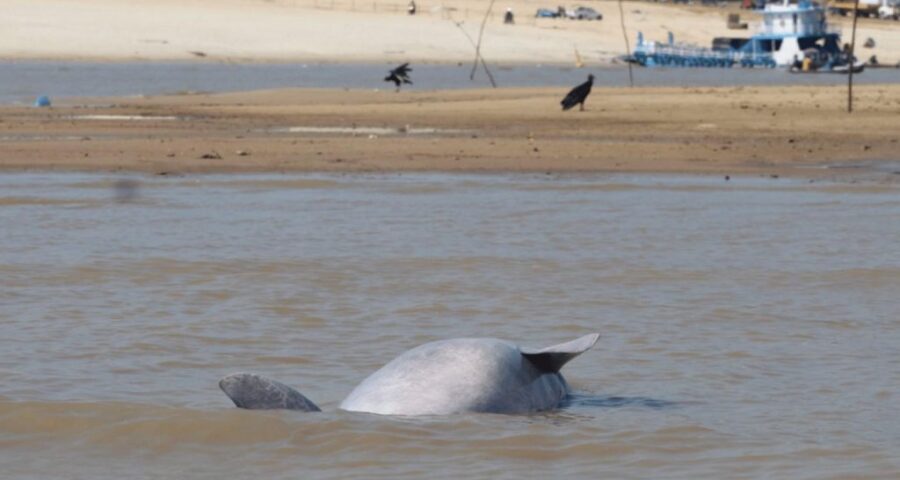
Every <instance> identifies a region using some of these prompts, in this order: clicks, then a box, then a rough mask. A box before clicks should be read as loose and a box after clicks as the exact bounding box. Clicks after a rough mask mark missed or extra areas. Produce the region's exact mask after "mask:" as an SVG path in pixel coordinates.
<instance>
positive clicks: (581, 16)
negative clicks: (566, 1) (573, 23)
mask: <svg viewBox="0 0 900 480" xmlns="http://www.w3.org/2000/svg"><path fill="white" fill-rule="evenodd" d="M566 17H569V18H571V19H573V20H603V15H601V14H600V13H599V12H597V11H596V10H594V9H593V8H591V7H575V9H574V10H566Z"/></svg>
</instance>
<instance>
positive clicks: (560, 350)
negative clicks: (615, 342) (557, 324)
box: [522, 333, 600, 373]
mask: <svg viewBox="0 0 900 480" xmlns="http://www.w3.org/2000/svg"><path fill="white" fill-rule="evenodd" d="M598 338H600V334H599V333H591V334H589V335H585V336H583V337H579V338H576V339H575V340H572V341H570V342H566V343H560V344H559V345H554V346H552V347H547V348H542V349H540V350H532V349H528V348H523V349H522V356H523V357H525V358H527V359H528V360H529V361H530V362H531V363H533V364H534V366H535V367H537V368H538V369H540V370H542V371H544V372H547V373H555V372H558V371H559V369H561V368H562V367H563V365H565V364H566V363H568V361H569V360H571V359H573V358H575V357H577V356H579V355H581V354H582V353H584V352H586V351H588V350H589V349H590V348H591V347H593V346H594V344H595V343H597V339H598Z"/></svg>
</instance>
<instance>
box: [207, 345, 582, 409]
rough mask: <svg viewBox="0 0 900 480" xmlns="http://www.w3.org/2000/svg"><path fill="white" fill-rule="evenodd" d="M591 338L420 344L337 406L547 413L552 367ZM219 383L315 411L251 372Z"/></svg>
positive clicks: (241, 401) (270, 405)
mask: <svg viewBox="0 0 900 480" xmlns="http://www.w3.org/2000/svg"><path fill="white" fill-rule="evenodd" d="M598 338H599V335H598V334H596V333H594V334H590V335H585V336H583V337H580V338H578V339H576V340H572V341H570V342H566V343H562V344H559V345H554V346H552V347H547V348H543V349H524V348H520V347H519V346H517V345H516V344H514V343H511V342H508V341H505V340H498V339H493V338H458V339H451V340H439V341H435V342H430V343H426V344H424V345H420V346H418V347H416V348H413V349H412V350H409V351H407V352H405V353H403V354H401V355H400V356H398V357H397V358H395V359H394V360H392V361H390V362H389V363H388V364H387V365H385V366H384V367H382V368H381V369H379V370H378V371H376V372H375V373H373V374H372V375H370V376H369V377H368V378H366V379H365V380H363V381H362V383H360V384H359V385H358V386H357V387H356V388H355V389H354V390H353V391H352V392H350V395H348V396H347V398H346V399H344V401H343V402H342V403H341V405H340V408H341V409H342V410H347V411H351V412H368V413H376V414H381V415H449V414H454V413H466V412H488V413H507V414H514V413H529V412H538V411H544V410H551V409H554V408H557V407H559V405H560V404H561V403H562V401H563V400H564V399H565V398H566V395H567V394H568V393H569V387H568V385H567V384H566V380H565V378H563V376H562V375H561V374H560V373H559V370H560V369H561V368H562V367H563V365H565V364H566V363H567V362H568V361H569V360H572V359H573V358H575V357H577V356H578V355H580V354H581V353H583V352H585V351H587V350H588V349H590V348H591V347H592V346H593V345H594V343H596V342H597V339H598ZM219 386H220V387H221V388H222V390H223V391H224V392H225V394H226V395H228V397H229V398H231V399H232V401H234V403H235V405H237V406H238V407H241V408H248V409H274V408H287V409H293V410H304V411H318V407H317V406H316V405H315V404H314V403H312V402H311V401H309V400H308V399H306V397H304V396H303V395H301V394H300V393H299V392H297V391H296V390H294V389H292V388H290V387H288V386H286V385H284V384H281V383H279V382H275V381H273V380H269V379H267V378H265V377H261V376H258V375H252V374H246V373H239V374H234V375H229V376H227V377H225V378H223V379H222V380H221V381H220V382H219Z"/></svg>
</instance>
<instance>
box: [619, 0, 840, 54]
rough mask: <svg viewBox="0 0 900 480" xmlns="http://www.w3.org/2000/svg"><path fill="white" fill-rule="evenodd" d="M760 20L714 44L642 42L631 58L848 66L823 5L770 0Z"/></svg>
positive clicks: (836, 34) (639, 41) (802, 1)
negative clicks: (747, 31) (746, 34)
mask: <svg viewBox="0 0 900 480" xmlns="http://www.w3.org/2000/svg"><path fill="white" fill-rule="evenodd" d="M759 13H760V14H761V15H762V22H761V23H760V24H759V25H758V26H757V28H756V33H755V34H754V35H753V36H751V37H750V38H728V37H725V38H715V39H713V45H712V47H711V48H706V47H700V46H695V45H687V44H680V43H676V42H675V41H674V38H673V36H672V34H671V33H670V34H669V40H668V42H666V43H661V42H653V41H645V40H644V38H643V35H642V34H640V33H638V43H637V46H636V47H635V49H634V53H633V54H632V56H631V58H630V60H631V61H634V62H636V63H639V64H641V65H644V66H648V67H653V66H667V67H725V68H730V67H733V66H741V67H768V68H775V67H780V66H800V65H802V63H803V62H804V59H808V60H807V63H808V65H810V66H811V67H812V68H814V69H819V70H831V69H834V68H837V67H846V65H847V63H848V58H849V55H848V54H847V53H846V52H845V51H843V50H842V49H841V33H840V30H839V29H837V28H835V27H833V26H830V25H828V22H827V21H826V18H825V8H824V7H822V6H821V5H819V4H817V3H815V2H811V1H808V0H800V1H798V2H796V3H790V1H789V0H783V3H768V4H766V5H765V7H764V8H763V10H761V11H760V12H759Z"/></svg>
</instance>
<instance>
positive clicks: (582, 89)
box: [559, 75, 594, 111]
mask: <svg viewBox="0 0 900 480" xmlns="http://www.w3.org/2000/svg"><path fill="white" fill-rule="evenodd" d="M593 85H594V75H588V79H587V81H586V82H584V83H582V84H581V85H579V86H577V87H575V88H573V89H572V91H571V92H569V94H568V95H566V98H564V99H562V101H561V102H559V103H560V104H561V105H562V109H563V110H568V109H570V108H572V107H574V106H575V105H579V104H580V105H581V109H580V110H581V111H584V101H585V100H586V99H587V96H588V95H590V93H591V87H592V86H593Z"/></svg>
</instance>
